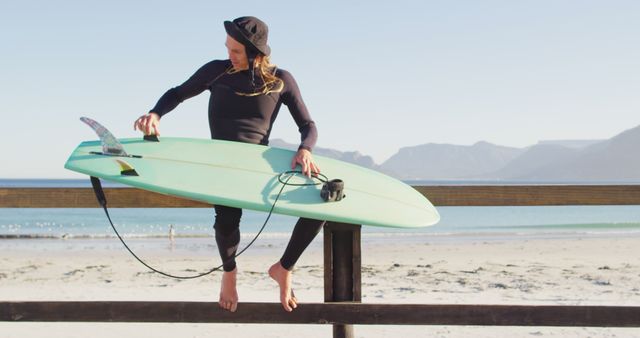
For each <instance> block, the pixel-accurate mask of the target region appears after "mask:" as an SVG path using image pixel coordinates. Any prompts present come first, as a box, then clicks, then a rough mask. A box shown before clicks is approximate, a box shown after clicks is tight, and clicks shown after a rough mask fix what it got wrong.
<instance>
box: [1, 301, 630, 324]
mask: <svg viewBox="0 0 640 338" xmlns="http://www.w3.org/2000/svg"><path fill="white" fill-rule="evenodd" d="M0 321H4V322H170V323H256V324H260V323H262V324H354V325H367V324H375V325H382V324H389V325H488V326H574V327H640V307H639V306H564V305H419V304H362V303H320V304H317V303H315V304H305V303H303V304H299V305H298V308H297V309H296V310H295V311H294V312H292V313H288V312H285V311H284V310H283V309H282V305H281V304H279V303H240V304H239V306H238V311H237V312H235V313H230V312H227V311H224V310H222V309H220V308H219V307H218V304H217V303H214V302H131V301H127V302H118V301H114V302H111V301H101V302H90V301H83V302H72V301H68V302H0Z"/></svg>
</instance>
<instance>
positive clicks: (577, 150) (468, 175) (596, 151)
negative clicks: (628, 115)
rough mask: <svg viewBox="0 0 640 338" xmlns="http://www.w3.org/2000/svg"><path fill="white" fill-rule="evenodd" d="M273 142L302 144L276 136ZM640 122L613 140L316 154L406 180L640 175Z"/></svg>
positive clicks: (554, 179)
mask: <svg viewBox="0 0 640 338" xmlns="http://www.w3.org/2000/svg"><path fill="white" fill-rule="evenodd" d="M271 145H272V146H275V147H280V148H287V149H296V148H297V145H293V144H289V143H286V142H284V141H282V140H279V139H276V140H273V141H272V142H271ZM638 148H640V126H637V127H635V128H632V129H629V130H626V131H624V132H622V133H620V134H618V135H616V136H614V137H612V138H610V139H607V140H545V141H540V142H538V143H537V144H535V145H532V146H528V147H524V148H514V147H506V146H501V145H495V144H491V143H488V142H484V141H481V142H477V143H475V144H473V145H471V146H462V145H453V144H439V143H427V144H422V145H417V146H410V147H404V148H401V149H400V150H398V152H397V153H396V154H394V155H393V156H391V157H390V158H389V159H388V160H386V161H384V162H383V163H382V164H379V165H378V164H376V163H375V161H374V160H373V158H372V157H371V156H367V155H364V154H361V153H360V152H358V151H349V152H342V151H338V150H334V149H327V148H315V149H314V154H318V155H322V156H327V157H331V158H335V159H339V160H342V161H346V162H351V163H355V164H358V165H360V166H363V167H367V168H371V169H374V170H378V171H381V172H384V173H386V174H389V175H391V176H394V177H396V178H398V179H401V180H478V181H524V182H526V181H530V182H540V181H544V182H571V181H580V182H630V181H640V153H639V152H638Z"/></svg>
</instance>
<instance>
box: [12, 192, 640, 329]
mask: <svg viewBox="0 0 640 338" xmlns="http://www.w3.org/2000/svg"><path fill="white" fill-rule="evenodd" d="M414 188H415V189H416V190H418V191H420V192H421V193H422V194H424V195H426V196H428V197H429V199H430V200H431V201H432V202H433V204H434V205H436V206H543V205H640V185H527V186H525V185H503V186H496V185H490V186H489V185H487V186H481V185H472V186H415V187H414ZM105 194H106V195H107V199H108V200H109V203H110V204H109V206H110V207H114V208H118V207H126V208H158V207H161V208H167V207H195V208H201V207H210V205H208V204H204V203H199V202H193V201H188V200H183V199H179V198H175V197H171V196H165V195H161V194H156V193H150V192H146V191H141V190H138V189H133V188H107V189H105ZM95 207H98V204H97V202H96V200H95V197H94V195H93V191H92V189H90V188H0V208H95ZM360 228H361V227H360V226H359V225H351V224H336V223H329V224H327V225H326V226H325V229H324V288H325V303H320V304H300V305H299V306H298V308H297V309H296V311H294V312H293V313H285V312H284V311H282V309H281V305H280V304H279V303H242V306H240V307H239V310H238V312H236V313H229V312H226V311H223V310H221V309H218V308H217V306H216V305H215V304H214V303H207V302H129V301H127V302H2V301H0V321H68V322H83V321H92V322H95V321H105V322H190V323H296V324H331V325H333V328H334V329H333V336H334V337H352V336H353V326H352V325H353V324H394V325H509V326H581V327H582V326H598V327H640V306H560V305H549V306H546V305H545V306H539V305H462V304H457V305H456V304H453V305H440V304H438V305H426V304H362V303H360V301H361V293H362V291H361V250H360V244H361V243H360Z"/></svg>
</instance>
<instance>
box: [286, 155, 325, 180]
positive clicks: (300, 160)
mask: <svg viewBox="0 0 640 338" xmlns="http://www.w3.org/2000/svg"><path fill="white" fill-rule="evenodd" d="M298 164H299V165H300V166H301V167H302V173H303V174H304V175H306V176H308V177H311V175H312V174H313V175H314V176H315V174H317V173H319V172H320V167H318V165H317V164H315V162H313V156H311V152H310V151H308V150H307V149H304V148H301V149H298V152H297V153H296V155H295V156H294V157H293V160H291V169H295V168H296V165H298Z"/></svg>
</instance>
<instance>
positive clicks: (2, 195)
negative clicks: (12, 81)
mask: <svg viewBox="0 0 640 338" xmlns="http://www.w3.org/2000/svg"><path fill="white" fill-rule="evenodd" d="M414 188H415V189H416V190H418V191H419V192H420V193H422V194H423V195H425V196H427V197H428V198H429V200H430V201H431V202H433V204H434V205H436V206H542V205H640V185H467V186H458V185H449V186H444V185H443V186H414ZM104 191H105V194H106V196H107V200H108V201H109V207H111V208H203V207H209V206H210V205H209V204H206V203H201V202H195V201H189V200H185V199H181V198H178V197H173V196H167V195H162V194H158V193H153V192H148V191H144V190H140V189H135V188H105V189H104ZM97 207H99V205H98V203H97V202H96V198H95V196H94V194H93V190H92V189H91V188H0V208H97Z"/></svg>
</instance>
